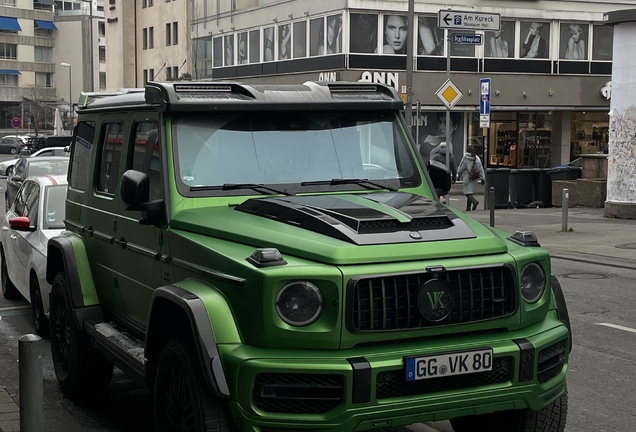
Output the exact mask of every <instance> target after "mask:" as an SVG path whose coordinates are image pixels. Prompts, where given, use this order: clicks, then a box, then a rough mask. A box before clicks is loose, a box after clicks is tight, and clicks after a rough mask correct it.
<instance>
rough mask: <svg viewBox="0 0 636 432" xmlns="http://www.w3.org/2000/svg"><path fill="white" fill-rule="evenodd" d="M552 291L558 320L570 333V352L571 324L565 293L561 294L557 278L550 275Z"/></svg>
mask: <svg viewBox="0 0 636 432" xmlns="http://www.w3.org/2000/svg"><path fill="white" fill-rule="evenodd" d="M552 292H553V293H554V300H555V301H556V306H557V315H558V317H559V321H561V322H562V323H563V324H565V326H566V327H567V328H568V332H569V333H570V352H571V351H572V326H571V324H570V314H569V313H568V305H567V303H566V302H565V295H564V294H563V289H562V288H561V283H560V282H559V279H558V278H557V277H556V276H555V275H552Z"/></svg>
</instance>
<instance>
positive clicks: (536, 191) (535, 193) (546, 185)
mask: <svg viewBox="0 0 636 432" xmlns="http://www.w3.org/2000/svg"><path fill="white" fill-rule="evenodd" d="M549 171H551V170H550V169H549V168H535V169H533V170H532V180H533V187H532V199H533V201H534V202H535V203H537V205H538V206H539V203H541V204H540V207H552V178H551V177H550V174H549Z"/></svg>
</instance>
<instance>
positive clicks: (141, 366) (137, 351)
mask: <svg viewBox="0 0 636 432" xmlns="http://www.w3.org/2000/svg"><path fill="white" fill-rule="evenodd" d="M84 330H85V331H86V332H87V333H88V334H89V335H90V336H91V337H92V338H93V342H94V345H95V347H96V348H98V349H99V350H100V352H101V353H102V354H103V355H104V357H106V358H107V359H108V360H109V361H110V362H112V363H113V364H114V365H115V366H117V367H118V368H119V369H121V370H122V371H123V372H124V373H125V374H126V375H128V376H129V377H131V378H132V379H133V380H135V382H136V383H137V384H139V385H140V386H142V387H146V378H145V376H146V367H145V358H144V343H143V341H140V340H138V339H136V338H135V337H133V336H131V335H129V334H128V333H125V332H123V331H121V330H119V329H118V328H117V327H116V326H115V325H114V324H113V323H107V322H103V321H101V320H96V319H87V320H85V321H84Z"/></svg>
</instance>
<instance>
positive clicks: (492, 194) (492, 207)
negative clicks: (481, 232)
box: [488, 186, 495, 227]
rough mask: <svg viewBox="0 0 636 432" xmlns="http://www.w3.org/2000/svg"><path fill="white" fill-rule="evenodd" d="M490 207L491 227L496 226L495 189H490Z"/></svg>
mask: <svg viewBox="0 0 636 432" xmlns="http://www.w3.org/2000/svg"><path fill="white" fill-rule="evenodd" d="M488 207H490V226H491V227H494V226H495V188H494V187H492V186H491V187H490V192H489V199H488Z"/></svg>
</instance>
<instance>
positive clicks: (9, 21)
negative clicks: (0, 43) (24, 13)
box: [0, 16, 22, 31]
mask: <svg viewBox="0 0 636 432" xmlns="http://www.w3.org/2000/svg"><path fill="white" fill-rule="evenodd" d="M0 30H11V31H22V27H20V24H18V19H17V18H13V17H4V16H0Z"/></svg>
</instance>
